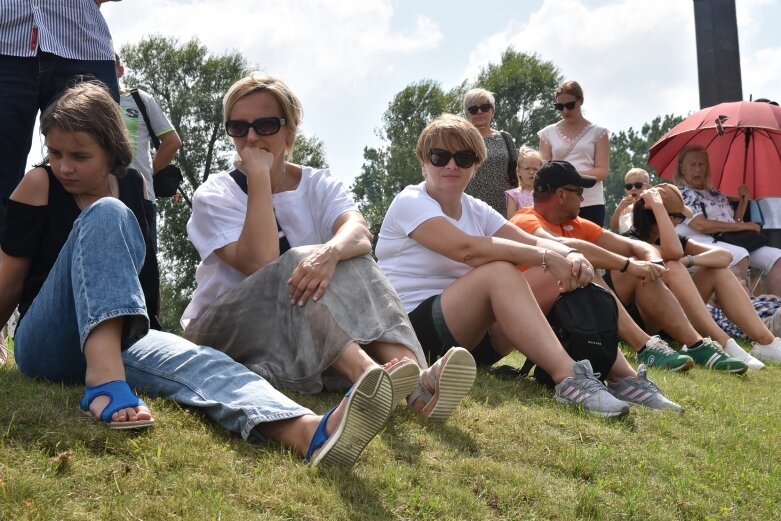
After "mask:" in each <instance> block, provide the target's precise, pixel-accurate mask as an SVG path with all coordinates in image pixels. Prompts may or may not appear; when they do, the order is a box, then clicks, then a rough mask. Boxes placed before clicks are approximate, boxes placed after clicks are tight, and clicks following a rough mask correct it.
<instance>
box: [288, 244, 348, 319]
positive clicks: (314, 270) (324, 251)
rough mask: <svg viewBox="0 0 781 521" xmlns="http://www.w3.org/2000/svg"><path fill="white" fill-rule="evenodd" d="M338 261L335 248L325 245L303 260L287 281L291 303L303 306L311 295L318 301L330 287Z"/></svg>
mask: <svg viewBox="0 0 781 521" xmlns="http://www.w3.org/2000/svg"><path fill="white" fill-rule="evenodd" d="M338 262H339V256H338V255H337V253H336V251H335V250H334V248H333V247H332V246H325V245H324V246H321V247H320V248H318V249H317V250H315V251H314V252H313V253H312V254H310V255H309V256H308V257H306V258H305V259H304V260H302V261H301V262H300V263H299V265H298V266H296V269H294V270H293V273H292V274H291V275H290V278H289V279H288V281H287V283H288V284H289V285H290V303H291V304H297V305H299V306H303V305H304V304H306V303H307V302H308V301H309V297H312V300H314V301H315V302H317V301H318V300H319V299H320V297H322V296H323V293H325V290H326V289H327V288H328V284H330V282H331V279H332V278H333V276H334V271H336V264H337V263H338Z"/></svg>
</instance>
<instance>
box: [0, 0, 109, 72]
mask: <svg viewBox="0 0 781 521" xmlns="http://www.w3.org/2000/svg"><path fill="white" fill-rule="evenodd" d="M0 3H2V8H0V54H2V55H6V56H20V57H33V56H36V55H37V54H38V51H39V50H40V51H45V52H48V53H51V54H55V55H57V56H60V57H62V58H69V59H73V60H112V61H113V60H114V45H113V43H112V42H111V33H110V32H109V30H108V25H107V24H106V20H104V19H103V15H102V14H101V13H100V8H99V7H98V6H97V4H95V0H0Z"/></svg>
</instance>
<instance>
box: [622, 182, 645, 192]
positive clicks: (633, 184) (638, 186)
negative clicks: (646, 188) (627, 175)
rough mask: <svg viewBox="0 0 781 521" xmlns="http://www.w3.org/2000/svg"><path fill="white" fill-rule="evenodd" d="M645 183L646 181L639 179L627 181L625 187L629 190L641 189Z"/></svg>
mask: <svg viewBox="0 0 781 521" xmlns="http://www.w3.org/2000/svg"><path fill="white" fill-rule="evenodd" d="M644 184H645V183H641V182H639V181H638V182H637V183H626V184H625V185H624V188H626V189H627V190H631V189H632V188H635V189H637V190H640V189H641V188H642V187H643V185H644Z"/></svg>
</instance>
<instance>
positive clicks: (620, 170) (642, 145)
mask: <svg viewBox="0 0 781 521" xmlns="http://www.w3.org/2000/svg"><path fill="white" fill-rule="evenodd" d="M682 120H683V117H682V116H675V115H673V114H668V115H666V116H657V117H656V118H654V119H653V120H652V121H651V122H650V123H646V124H644V125H643V126H642V127H641V128H640V131H639V132H638V131H636V130H635V129H633V128H631V127H630V128H629V130H625V131H624V130H622V131H620V132H617V133H615V134H613V135H612V136H610V174H609V175H608V177H607V179H606V180H605V183H604V189H605V215H606V216H607V218H608V219H609V218H610V216H611V215H613V211H614V210H615V208H616V206H617V205H618V202H619V201H621V198H622V197H624V193H625V191H624V175H626V172H627V171H628V170H629V169H630V168H635V167H637V168H643V169H645V170H647V171H648V173H649V174H650V176H651V184H656V183H657V182H659V176H658V175H657V173H656V171H655V170H654V169H653V167H651V165H649V164H648V151H649V149H650V148H651V146H652V145H653V144H654V143H656V141H657V140H658V139H659V138H660V137H662V136H663V135H664V134H665V133H666V132H667V131H668V130H670V129H671V128H673V127H674V126H675V125H677V124H678V123H680V122H681V121H682Z"/></svg>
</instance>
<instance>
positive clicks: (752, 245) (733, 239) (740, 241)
mask: <svg viewBox="0 0 781 521" xmlns="http://www.w3.org/2000/svg"><path fill="white" fill-rule="evenodd" d="M716 241H721V242H727V243H729V244H734V245H735V246H740V247H741V248H745V249H746V250H748V251H749V252H752V251H754V250H758V249H759V248H761V247H762V246H767V245H768V243H769V242H770V241H769V240H768V238H767V237H766V236H765V235H762V234H761V233H759V232H755V231H752V230H740V231H738V232H719V233H714V234H713V242H716Z"/></svg>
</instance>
